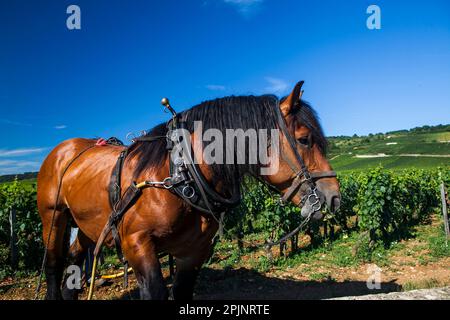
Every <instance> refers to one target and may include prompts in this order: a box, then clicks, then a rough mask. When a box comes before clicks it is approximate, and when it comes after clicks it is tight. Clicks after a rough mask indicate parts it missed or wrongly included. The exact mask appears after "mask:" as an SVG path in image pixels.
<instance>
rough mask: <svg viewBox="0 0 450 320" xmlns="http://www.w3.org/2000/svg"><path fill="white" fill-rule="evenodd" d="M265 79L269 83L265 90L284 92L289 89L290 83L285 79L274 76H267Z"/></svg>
mask: <svg viewBox="0 0 450 320" xmlns="http://www.w3.org/2000/svg"><path fill="white" fill-rule="evenodd" d="M265 79H266V81H267V82H268V83H269V85H268V86H267V87H266V88H265V90H266V91H267V92H269V93H274V94H284V93H286V92H287V90H288V89H289V84H288V83H287V82H286V81H285V80H283V79H278V78H273V77H265Z"/></svg>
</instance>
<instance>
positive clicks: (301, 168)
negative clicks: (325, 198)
mask: <svg viewBox="0 0 450 320" xmlns="http://www.w3.org/2000/svg"><path fill="white" fill-rule="evenodd" d="M275 114H276V116H277V123H278V126H279V128H280V130H281V132H283V135H284V137H285V138H286V140H287V141H288V143H289V146H290V149H291V151H292V153H293V154H294V157H295V160H297V165H296V164H295V163H293V162H292V160H291V159H290V158H289V157H288V156H287V155H286V154H285V153H284V152H283V151H281V152H280V153H281V157H282V158H283V160H284V161H286V163H287V164H288V165H289V167H290V168H291V170H292V172H294V173H295V178H294V179H293V181H292V184H291V186H290V187H289V188H288V190H287V191H286V192H285V193H284V195H283V196H282V198H281V200H282V201H283V202H285V203H286V202H288V201H289V200H291V199H292V198H293V197H294V196H295V195H296V194H297V193H298V192H299V190H300V188H301V187H302V185H303V184H305V183H306V184H307V185H308V190H307V192H306V195H305V196H304V197H302V199H303V200H302V202H303V203H306V202H308V203H309V204H310V205H311V206H312V207H313V209H314V210H313V212H315V211H319V210H320V209H321V207H322V204H321V202H320V197H319V195H318V194H317V187H316V183H315V180H317V179H321V178H335V177H336V176H337V175H336V172H335V171H321V172H309V170H308V168H307V167H306V165H305V161H304V160H303V158H302V156H301V155H300V153H299V152H298V150H297V146H300V147H301V145H300V143H299V142H298V141H297V140H296V139H295V138H294V137H293V136H292V135H291V134H290V132H289V130H288V128H287V126H286V122H285V120H284V118H283V115H282V114H281V109H280V101H279V100H277V103H276V105H275Z"/></svg>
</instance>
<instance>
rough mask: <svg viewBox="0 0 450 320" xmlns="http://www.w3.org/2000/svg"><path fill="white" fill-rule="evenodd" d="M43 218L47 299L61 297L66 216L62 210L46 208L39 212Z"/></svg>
mask: <svg viewBox="0 0 450 320" xmlns="http://www.w3.org/2000/svg"><path fill="white" fill-rule="evenodd" d="M53 214H54V218H53V226H52V217H53ZM41 216H42V220H43V240H44V244H45V245H46V247H47V259H46V263H45V277H46V281H47V294H46V296H45V298H46V299H48V300H57V299H61V298H62V296H61V280H62V275H63V271H64V260H65V254H66V249H67V247H66V244H65V240H66V239H65V232H66V226H67V221H68V216H67V214H66V213H65V212H63V211H58V210H57V211H55V212H53V210H50V209H49V210H47V211H46V212H44V213H41Z"/></svg>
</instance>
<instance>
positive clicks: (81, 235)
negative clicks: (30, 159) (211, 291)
mask: <svg viewBox="0 0 450 320" xmlns="http://www.w3.org/2000/svg"><path fill="white" fill-rule="evenodd" d="M302 83H303V82H301V83H298V84H297V86H296V87H295V88H294V90H293V91H292V93H291V94H290V95H289V96H287V97H285V98H283V99H281V100H280V101H278V99H276V97H274V96H271V95H266V96H259V97H255V96H240V97H234V96H232V97H226V98H221V99H216V100H212V101H208V102H204V103H202V104H200V105H198V106H195V107H193V108H191V109H189V110H187V111H184V112H183V115H184V116H185V119H186V122H187V123H188V129H189V132H191V139H192V141H193V145H194V146H195V147H194V150H193V151H194V156H195V157H196V159H198V158H199V157H202V151H203V150H201V149H202V148H204V145H203V144H195V141H196V139H198V137H197V134H196V133H195V131H194V130H192V129H193V122H194V121H202V124H203V130H207V129H211V128H214V129H217V130H219V132H223V133H225V131H226V130H227V129H243V130H248V129H251V128H253V129H255V130H259V129H268V130H270V129H277V128H278V127H279V125H278V124H277V118H276V113H275V112H274V108H279V109H280V111H281V113H278V114H281V115H282V118H283V119H284V121H285V124H286V127H287V128H288V130H289V134H290V135H291V137H292V138H295V139H296V140H297V141H298V143H297V146H296V150H297V151H296V152H297V153H298V154H300V155H301V158H302V159H303V161H304V164H305V166H306V168H307V170H308V171H309V172H310V173H312V174H314V173H319V176H320V172H325V171H328V172H329V170H331V167H330V165H329V163H328V161H327V160H326V158H325V149H326V139H325V138H324V135H323V132H322V129H321V127H320V124H319V122H318V119H317V117H316V115H315V112H314V111H313V110H312V108H311V107H310V106H309V105H308V104H307V103H306V102H304V101H302V100H301V94H302V91H301V86H302ZM166 133H167V128H166V126H165V125H160V126H157V127H155V128H154V129H153V130H152V131H151V132H150V133H149V134H148V135H147V136H152V135H154V136H156V135H165V134H166ZM95 143H96V141H95V140H92V139H81V138H76V139H71V140H67V141H65V142H63V143H61V144H60V145H58V146H57V147H56V148H55V149H54V150H53V151H52V152H51V153H50V154H49V155H48V157H47V158H46V159H45V161H44V163H43V165H42V167H41V170H40V172H39V176H38V208H39V213H40V216H41V219H42V222H43V238H44V244H46V245H47V246H46V247H47V250H48V256H47V260H46V264H45V274H46V281H47V294H46V298H47V299H60V298H64V299H72V298H76V297H77V291H76V290H70V289H68V288H67V287H66V286H64V288H63V290H62V291H61V281H62V277H63V270H64V266H65V265H66V259H67V258H69V259H70V260H69V262H70V264H77V265H81V264H82V262H83V260H84V258H85V255H86V249H87V248H88V247H90V246H92V245H93V244H94V243H95V242H96V241H97V239H98V238H99V235H100V233H101V232H102V228H103V227H104V225H105V224H106V222H107V220H108V217H109V214H110V212H111V210H112V209H111V206H110V202H109V199H108V186H109V184H110V178H111V172H112V170H113V167H114V166H115V163H116V161H117V158H118V156H119V154H120V152H121V151H122V150H123V148H124V147H120V146H110V145H108V146H95ZM89 147H91V148H90V149H88V150H87V151H86V152H84V153H83V154H81V155H80V156H79V157H77V155H79V153H80V152H81V151H83V150H86V148H89ZM271 148H273V146H271V145H269V146H268V149H270V150H268V151H269V152H271ZM279 150H281V154H282V155H283V157H278V158H277V159H275V160H276V161H278V163H279V164H278V170H277V171H276V172H274V173H271V174H270V175H261V174H260V171H259V169H260V168H261V167H264V166H265V165H267V164H261V163H253V164H246V163H244V164H242V163H240V164H220V163H216V164H206V163H202V164H200V165H199V167H200V169H201V172H202V174H203V175H204V177H205V178H206V179H207V181H208V182H209V184H210V186H211V187H212V188H214V189H215V190H216V191H217V192H219V193H220V194H222V195H224V196H230V197H232V196H236V195H235V194H234V195H233V194H232V193H233V192H235V191H233V190H236V189H237V192H239V193H240V192H241V190H240V188H236V187H234V188H233V187H231V186H239V185H240V182H241V179H242V177H243V176H245V175H254V176H259V178H260V179H262V180H263V181H265V182H267V183H268V184H270V185H271V186H274V187H275V188H277V189H278V190H279V192H280V193H282V194H284V193H286V192H287V191H288V190H289V187H290V186H291V185H292V184H293V181H294V179H295V178H296V175H297V174H298V172H295V170H293V168H292V164H293V163H294V164H296V166H297V168H300V167H299V164H298V163H297V159H296V157H295V152H294V151H293V150H292V145H290V144H289V140H288V139H287V137H285V135H284V134H280V136H279ZM234 152H235V154H234V155H236V153H237V152H239V151H237V150H235V151H234ZM245 153H246V155H247V156H249V152H248V151H245ZM75 157H77V158H76V159H75V160H74V158H75ZM199 160H201V159H199ZM271 161H274V160H273V159H272V160H271ZM69 163H70V166H69V167H68V168H67V166H68V164H69ZM63 172H64V178H63V180H62V184H61V189H60V196H59V197H57V194H58V186H59V182H60V179H61V177H62V176H63ZM168 173H169V156H168V153H167V151H166V141H165V140H155V141H137V142H134V143H133V144H132V145H131V146H130V148H129V156H128V157H127V158H126V160H125V162H124V166H123V172H122V180H121V185H122V188H123V190H124V189H126V187H127V186H129V185H130V184H131V183H133V182H134V181H137V182H140V181H143V180H153V181H163V180H164V179H165V178H166V177H167V176H168ZM315 185H316V187H317V190H318V191H320V192H321V194H322V197H321V201H322V202H323V203H324V204H327V206H328V208H330V209H331V210H335V209H337V207H338V206H339V202H340V194H339V185H338V182H337V180H336V178H335V177H327V176H325V177H320V178H319V179H317V180H316V181H315ZM306 191H307V190H306V188H304V187H303V186H302V187H301V188H299V189H298V191H296V193H295V194H293V196H292V197H291V199H290V200H291V201H292V202H293V203H295V204H297V205H300V204H301V201H302V197H304V196H305V194H306V193H305V192H306ZM53 213H54V214H53ZM315 216H316V217H318V216H319V215H318V213H315ZM52 218H54V219H53V221H52ZM69 223H72V224H73V223H74V224H76V225H77V226H78V227H79V232H78V236H77V239H76V240H75V242H74V243H73V244H72V245H71V246H70V248H69V249H68V250H67V248H68V241H67V238H68V237H67V232H66V230H67V226H68V224H69ZM218 227H219V225H218V223H217V221H216V219H214V217H212V216H211V215H210V214H208V213H203V212H201V211H199V210H197V209H195V208H193V207H192V206H190V205H188V204H187V203H186V201H184V200H183V199H181V198H180V197H179V196H177V195H176V194H174V193H173V192H171V191H170V190H166V189H164V188H147V189H145V190H143V191H142V195H141V197H140V198H139V199H138V200H137V201H136V203H135V204H134V205H133V206H132V207H131V208H130V209H129V210H128V211H127V212H126V214H125V215H124V217H123V219H122V220H121V221H120V224H119V227H118V229H119V235H120V238H121V241H122V242H121V243H122V249H123V252H124V255H125V257H126V259H127V260H128V262H129V264H130V266H131V267H132V268H133V270H134V272H135V275H136V278H137V280H138V283H139V288H140V295H141V298H142V299H166V298H168V290H167V288H166V286H165V284H164V281H163V276H162V273H161V266H160V263H159V260H158V253H160V252H167V253H170V254H171V255H173V256H174V257H175V261H176V266H177V269H176V275H175V280H174V285H173V288H172V293H173V297H174V298H175V299H191V298H192V294H193V289H194V284H195V281H196V277H197V274H198V272H199V269H200V268H201V266H202V264H203V263H204V262H205V261H206V260H207V259H208V258H209V257H210V255H211V253H212V249H213V242H212V239H213V237H214V235H215V234H216V232H217V230H218ZM49 234H50V237H49ZM47 239H49V241H48V243H47ZM106 244H107V245H108V246H111V245H113V240H112V237H111V236H109V237H108V238H107V239H106Z"/></svg>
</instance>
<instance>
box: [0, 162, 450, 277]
mask: <svg viewBox="0 0 450 320" xmlns="http://www.w3.org/2000/svg"><path fill="white" fill-rule="evenodd" d="M338 178H339V182H340V188H341V193H342V205H341V209H340V210H339V212H338V213H337V214H336V215H334V216H326V217H325V219H324V221H320V222H311V223H310V225H309V227H308V229H307V230H305V231H304V233H301V234H299V235H297V236H295V237H293V238H292V239H290V240H289V241H288V243H285V244H282V245H280V246H278V247H277V248H274V249H272V250H264V249H262V250H259V251H258V254H257V255H256V256H254V253H255V249H254V248H253V247H252V246H253V245H254V244H264V242H265V241H274V240H277V239H279V238H280V237H281V236H282V235H284V234H286V233H288V232H289V231H291V230H292V229H294V228H295V227H296V226H297V225H298V224H299V223H300V222H301V219H302V218H301V215H300V212H299V208H297V207H295V206H293V205H286V206H282V205H280V202H279V196H278V195H276V194H273V193H271V191H270V190H269V189H268V188H267V187H266V186H265V185H263V184H262V183H260V182H257V181H255V180H253V179H248V180H247V181H246V182H245V184H244V188H245V193H244V198H243V201H242V203H241V205H240V206H239V207H237V208H236V209H234V210H233V211H232V212H229V213H227V214H226V215H225V224H224V231H223V234H222V237H221V239H220V241H219V242H218V243H217V244H216V253H215V254H214V255H213V257H212V259H211V260H210V262H209V264H210V265H214V264H216V265H219V266H220V267H222V268H226V267H233V266H234V265H236V264H237V263H239V262H240V261H242V259H245V257H246V255H248V254H251V255H253V256H254V259H253V260H252V261H251V262H250V265H251V267H252V268H253V269H254V270H257V271H259V272H265V271H267V270H270V269H271V268H272V267H273V266H277V267H280V268H283V267H286V266H287V265H293V264H294V265H295V264H296V263H304V262H305V261H309V260H307V259H306V260H305V257H307V256H305V254H308V252H309V253H317V252H324V251H323V250H325V249H324V248H329V247H332V246H333V245H335V246H336V248H341V249H342V248H344V247H343V246H341V244H342V243H344V242H345V243H347V244H348V243H351V247H345V250H346V252H345V254H340V255H338V256H337V260H336V261H337V262H336V263H337V264H338V265H339V264H341V265H342V266H348V265H352V264H353V263H356V262H358V261H359V262H371V261H375V262H377V261H379V258H380V252H383V250H384V249H386V248H390V247H392V246H394V245H396V244H398V243H399V241H401V240H402V239H408V238H412V237H414V230H415V229H416V227H417V226H420V225H423V226H427V225H429V224H430V221H432V219H433V217H434V219H436V217H437V219H438V220H439V219H440V220H439V221H442V217H441V216H439V215H437V214H436V213H439V212H440V211H439V206H440V194H439V185H440V184H441V182H444V183H445V185H447V186H449V185H450V170H449V168H436V169H429V170H416V169H407V170H401V171H395V172H393V171H389V170H386V169H383V168H381V167H377V168H375V169H371V170H368V171H366V172H350V173H345V174H340V175H339V177H338ZM441 224H442V223H441ZM439 230H440V231H439V232H438V235H436V234H433V235H432V236H430V239H431V238H432V239H431V240H432V241H433V243H432V245H433V246H432V247H430V248H431V249H430V250H432V251H433V250H434V251H433V252H434V253H435V255H436V256H438V257H444V258H447V257H449V256H450V249H449V247H448V245H447V244H446V241H445V236H444V233H443V228H442V227H441V225H439ZM305 237H306V238H307V239H308V240H307V241H306V242H305V240H304V239H305ZM350 240H351V241H350ZM339 246H341V247H339ZM341 249H339V250H341ZM342 250H344V249H342ZM299 253H301V254H303V256H302V257H301V258H299V256H298V254H299ZM42 254H43V245H42V238H41V223H40V219H39V216H38V214H37V208H36V185H35V184H33V183H21V182H19V181H15V182H13V183H9V184H3V185H0V279H5V278H11V277H12V278H13V279H18V278H21V277H29V276H33V275H36V274H37V272H38V270H39V267H40V261H41V258H42ZM107 261H110V262H111V264H110V265H109V266H110V267H111V266H114V261H117V260H116V258H115V257H114V255H113V253H111V256H110V257H109V258H108V259H107ZM318 277H319V278H320V274H319V275H318Z"/></svg>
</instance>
